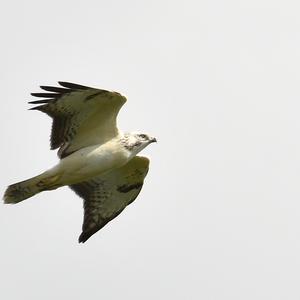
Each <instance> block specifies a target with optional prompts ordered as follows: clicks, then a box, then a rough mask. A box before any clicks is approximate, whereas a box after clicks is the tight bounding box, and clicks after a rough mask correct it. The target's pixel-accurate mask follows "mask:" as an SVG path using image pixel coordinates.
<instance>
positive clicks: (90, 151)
mask: <svg viewBox="0 0 300 300" xmlns="http://www.w3.org/2000/svg"><path fill="white" fill-rule="evenodd" d="M59 85H60V87H52V86H41V89H43V90H44V91H46V92H43V93H32V94H31V95H32V96H35V97H40V98H42V99H40V100H37V101H32V102H29V103H31V104H38V106H35V107H32V108H31V109H32V110H39V111H41V112H43V113H46V114H47V115H49V116H50V117H51V118H52V119H53V123H52V132H51V139H50V141H51V149H57V148H58V157H59V158H60V160H59V163H58V164H57V165H55V166H54V167H53V168H51V169H49V170H47V171H45V172H43V173H41V174H40V175H38V176H35V177H33V178H30V179H27V180H25V181H22V182H18V183H15V184H12V185H10V186H8V188H7V190H6V192H5V194H4V203H18V202H20V201H23V200H25V199H27V198H30V197H32V196H34V195H36V194H37V193H40V192H43V191H48V190H54V189H57V188H59V187H62V186H65V185H67V186H69V187H70V188H71V189H72V190H73V191H74V192H75V193H76V194H77V195H79V196H80V197H81V198H83V201H84V220H83V226H82V233H81V235H80V237H79V242H80V243H84V242H85V241H86V240H87V239H89V238H90V237H91V236H92V235H93V234H94V233H96V232H97V231H98V230H100V229H101V228H102V227H103V226H105V225H106V224H107V223H108V222H109V221H111V220H112V219H114V218H115V217H116V216H117V215H119V214H120V213H121V212H122V211H123V210H124V208H125V207H126V206H127V205H128V204H130V203H132V202H133V201H134V200H135V199H136V197H137V196H138V194H139V192H140V191H141V189H142V186H143V182H144V178H145V177H146V175H147V172H148V169H149V159H148V158H146V157H142V156H137V154H138V153H139V152H140V151H141V150H143V149H144V148H145V147H146V146H148V145H149V144H150V143H152V142H156V139H155V138H154V137H151V136H149V135H148V134H144V133H136V132H134V133H123V132H121V131H120V130H119V129H118V128H117V121H116V119H117V115H118V112H119V110H120V108H121V107H122V106H123V104H124V103H125V102H126V98H125V97H124V96H122V95H121V94H119V93H117V92H111V91H107V90H102V89H96V88H91V87H87V86H83V85H78V84H74V83H69V82H59Z"/></svg>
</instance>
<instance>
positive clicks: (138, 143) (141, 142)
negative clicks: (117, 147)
mask: <svg viewBox="0 0 300 300" xmlns="http://www.w3.org/2000/svg"><path fill="white" fill-rule="evenodd" d="M155 142H157V141H156V138H155V137H152V136H150V135H148V134H146V133H139V132H132V133H126V134H125V135H124V138H123V145H124V147H125V148H126V149H127V150H129V151H131V152H132V154H134V155H136V154H137V153H139V152H140V151H142V150H143V149H144V148H145V147H147V146H148V145H149V144H151V143H155Z"/></svg>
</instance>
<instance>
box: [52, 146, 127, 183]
mask: <svg viewBox="0 0 300 300" xmlns="http://www.w3.org/2000/svg"><path fill="white" fill-rule="evenodd" d="M128 159H129V155H128V154H127V152H126V150H125V149H124V148H123V147H122V146H121V145H116V144H115V143H114V144H113V143H111V142H109V143H106V144H104V145H101V146H90V147H86V148H83V149H80V150H78V151H76V152H74V153H72V154H71V155H69V156H67V157H66V158H64V159H62V160H61V161H60V162H59V164H58V165H57V166H55V167H54V168H53V169H51V170H50V171H51V173H52V172H53V173H54V174H57V175H59V183H60V185H70V184H75V183H78V182H82V181H85V180H88V179H90V178H92V177H95V176H98V175H100V174H102V173H105V172H107V171H110V170H112V169H114V168H119V167H121V166H122V165H124V164H126V163H127V162H128Z"/></svg>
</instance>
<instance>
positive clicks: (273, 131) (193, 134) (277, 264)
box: [0, 0, 300, 300]
mask: <svg viewBox="0 0 300 300" xmlns="http://www.w3.org/2000/svg"><path fill="white" fill-rule="evenodd" d="M299 11H300V4H299V1H289V0H285V1H283V0H281V1H279V0H278V1H276V0H272V1H271V0H269V1H268V0H251V1H238V0H236V1H233V0H228V1H221V0H215V1H214V0H202V1H191V0H186V1H174V0H173V1H161V0H160V1H134V0H129V1H80V2H79V1H78V2H76V1H57V0H56V1H47V2H45V1H33V0H27V1H2V2H1V9H0V31H1V32H0V33H1V34H0V36H1V48H0V54H1V55H0V65H1V71H0V82H1V84H0V86H1V104H2V105H1V118H0V134H1V140H2V143H1V156H0V165H1V173H0V174H1V178H0V192H1V194H2V193H3V192H4V190H5V188H6V186H7V185H8V184H11V183H14V182H16V181H20V180H23V179H26V178H28V177H31V176H33V175H36V174H38V173H39V172H41V171H43V170H45V169H47V168H49V167H51V166H53V165H54V164H55V163H56V162H57V158H56V153H55V152H54V151H49V135H50V126H51V122H50V118H48V117H47V116H46V115H43V114H41V113H38V112H35V111H27V108H28V107H29V106H28V105H27V101H30V100H31V97H30V95H29V93H30V92H37V91H39V88H38V86H39V85H55V84H56V81H58V80H64V81H71V82H72V81H73V82H76V83H79V84H85V85H90V86H95V87H100V88H104V89H111V90H116V91H119V92H121V93H123V94H124V95H126V96H127V98H128V102H127V103H126V105H125V106H124V107H123V109H122V111H121V113H120V117H119V126H120V128H122V129H123V130H125V131H130V130H133V131H137V130H138V131H145V132H148V133H150V134H153V135H154V136H156V137H157V139H158V140H159V143H158V144H156V145H151V146H150V147H149V148H147V149H145V151H143V154H146V155H149V156H150V157H151V166H150V167H151V168H150V172H149V174H148V176H147V178H146V182H145V185H144V188H143V190H142V192H141V194H140V196H139V197H138V199H137V200H136V201H135V202H134V203H133V204H132V205H131V206H130V207H128V208H127V209H126V211H124V212H123V213H122V214H121V215H120V216H119V217H118V218H116V219H115V220H114V221H112V222H111V223H110V224H108V225H107V226H106V227H105V228H103V230H101V231H100V232H98V233H97V234H95V235H94V236H93V237H92V238H91V239H90V240H89V241H88V242H87V243H85V244H78V243H77V238H78V235H79V234H80V231H81V224H82V201H81V199H80V198H78V197H77V196H76V195H75V194H74V193H73V192H72V191H70V190H69V189H68V188H62V189H59V190H56V191H52V192H45V193H42V194H40V195H37V196H35V197H34V198H32V199H29V200H26V201H24V202H23V203H20V204H18V205H15V206H5V205H3V204H1V205H0V235H1V250H0V297H1V299H6V300H19V299H25V300H27V299H28V300H40V299H44V300H48V299H49V300H50V299H51V300H52V299H72V300H81V299H107V300H108V299H109V300H111V299H113V300H114V299H124V300H127V299H130V300H138V299H145V300H148V299H149V300H150V299H151V300H153V299H157V300H165V299H172V300H177V299H178V300H182V299H189V300H196V299H197V300H198V299H205V300H212V299H217V300H219V299H221V300H223V299H226V300H227V299H228V300H235V299H236V300H240V299H243V300H248V299H249V300H253V299H256V300H257V299H259V300H260V299H264V300H265V299H272V300H277V299H285V300H286V299H289V300H290V299H291V300H294V299H295V300H296V299H297V300H299V299H300V289H299V282H300V185H299V182H300V158H299V150H300V140H299V132H300V119H299V113H300V104H299V103H300V102H299V101H300V88H299V86H300V85H299V83H300V72H299V70H300V18H299Z"/></svg>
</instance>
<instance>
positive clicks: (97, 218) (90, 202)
mask: <svg viewBox="0 0 300 300" xmlns="http://www.w3.org/2000/svg"><path fill="white" fill-rule="evenodd" d="M148 169H149V159H148V158H146V157H141V156H136V157H134V158H133V159H132V160H130V161H129V162H128V163H127V164H126V165H125V166H123V167H121V168H119V169H115V170H113V171H111V172H109V173H108V174H105V175H102V176H98V177H95V178H93V179H92V180H89V181H85V182H82V183H79V184H74V185H71V186H70V188H71V189H72V190H73V191H75V192H76V193H77V194H78V195H79V196H80V197H82V198H83V199H84V221H83V226H82V233H81V235H80V237H79V242H80V243H84V242H85V241H86V240H87V239H89V238H90V237H91V236H92V235H93V234H94V233H96V232H97V231H98V230H100V229H101V228H102V227H103V226H105V225H106V224H107V223H108V222H109V221H111V220H112V219H114V218H115V217H116V216H117V215H119V214H120V213H121V212H122V211H123V210H124V208H125V207H126V206H127V205H128V204H130V203H131V202H133V201H134V200H135V198H136V197H137V196H138V194H139V192H140V191H141V189H142V186H143V182H144V178H145V177H146V175H147V172H148Z"/></svg>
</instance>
